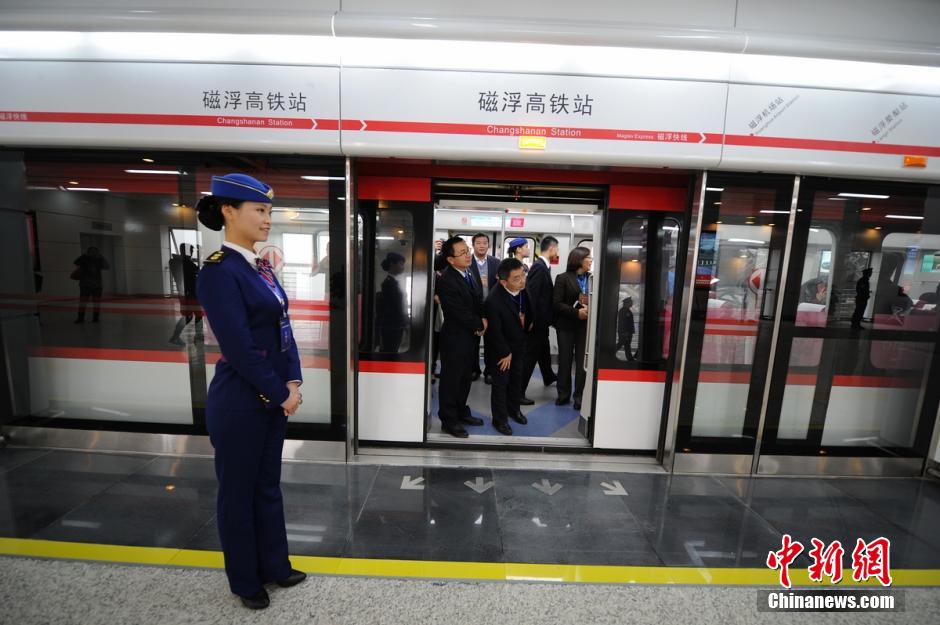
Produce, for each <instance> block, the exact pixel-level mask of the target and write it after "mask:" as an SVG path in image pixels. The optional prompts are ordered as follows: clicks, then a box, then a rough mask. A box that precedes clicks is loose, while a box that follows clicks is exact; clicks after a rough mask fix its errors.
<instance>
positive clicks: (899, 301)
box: [891, 286, 914, 315]
mask: <svg viewBox="0 0 940 625" xmlns="http://www.w3.org/2000/svg"><path fill="white" fill-rule="evenodd" d="M913 307H914V302H913V300H911V298H910V296H909V295H908V294H907V293H905V292H904V287H901V286H899V287H898V294H897V295H895V296H894V299H893V300H891V313H892V314H894V315H906V314H907V313H908V311H910V309H911V308H913Z"/></svg>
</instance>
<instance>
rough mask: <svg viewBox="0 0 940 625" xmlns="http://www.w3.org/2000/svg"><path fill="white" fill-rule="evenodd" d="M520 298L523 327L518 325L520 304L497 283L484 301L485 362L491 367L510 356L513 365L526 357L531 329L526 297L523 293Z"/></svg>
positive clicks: (522, 292) (527, 298)
mask: <svg viewBox="0 0 940 625" xmlns="http://www.w3.org/2000/svg"><path fill="white" fill-rule="evenodd" d="M520 295H521V296H522V309H523V311H524V312H525V326H523V325H522V324H521V323H519V305H518V304H517V303H516V301H515V300H514V299H513V297H512V295H510V294H509V291H507V290H506V289H504V288H503V285H501V284H497V285H496V288H494V289H493V290H492V291H490V294H489V296H487V298H486V303H485V309H486V319H487V320H488V322H489V326H488V327H487V328H486V344H485V349H484V352H485V356H486V362H488V363H490V366H493V363H495V362H496V361H497V360H502V359H503V358H505V357H506V356H508V355H509V354H512V356H513V362H515V360H516V359H517V358H518V359H520V360H519V362H520V363H521V362H522V358H524V356H525V349H526V337H527V335H528V333H529V330H530V329H532V316H531V315H530V314H529V310H530V305H529V296H528V294H526V292H525V290H522V291H520Z"/></svg>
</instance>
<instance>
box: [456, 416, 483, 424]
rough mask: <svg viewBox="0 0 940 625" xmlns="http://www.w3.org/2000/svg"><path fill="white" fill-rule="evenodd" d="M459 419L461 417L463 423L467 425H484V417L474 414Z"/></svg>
mask: <svg viewBox="0 0 940 625" xmlns="http://www.w3.org/2000/svg"><path fill="white" fill-rule="evenodd" d="M458 419H460V422H461V423H466V424H467V425H483V419H481V418H479V417H474V416H473V415H467V416H465V417H458Z"/></svg>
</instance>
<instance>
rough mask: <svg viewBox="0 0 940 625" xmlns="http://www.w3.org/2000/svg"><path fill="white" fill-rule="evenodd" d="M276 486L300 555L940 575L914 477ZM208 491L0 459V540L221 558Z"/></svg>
mask: <svg viewBox="0 0 940 625" xmlns="http://www.w3.org/2000/svg"><path fill="white" fill-rule="evenodd" d="M616 483H619V485H620V486H622V487H623V489H624V491H625V492H626V495H624V494H607V493H608V492H611V493H617V492H620V491H619V490H618V489H617V488H615V484H616ZM282 485H283V491H284V499H285V514H286V519H287V530H288V539H289V542H290V550H291V553H295V554H304V555H325V556H348V557H368V558H400V559H434V560H458V561H480V562H533V563H564V564H621V565H662V564H667V565H672V566H701V565H707V566H717V567H723V566H724V567H762V566H764V562H765V560H766V557H767V553H768V551H771V550H777V549H779V548H780V541H781V536H782V534H784V533H789V534H791V535H792V536H793V537H794V538H795V539H797V540H800V541H802V542H803V543H804V545H807V548H809V547H808V545H809V540H810V538H812V537H818V538H821V539H823V540H824V541H826V542H827V543H828V542H830V541H832V540H835V539H839V540H841V541H842V544H843V546H844V547H845V548H846V551H847V556H846V557H848V554H849V553H851V550H852V548H853V547H854V544H855V540H856V539H857V538H859V537H861V538H864V539H865V540H871V539H873V538H875V537H877V536H885V537H888V538H890V539H891V541H892V551H891V559H892V567H894V568H940V539H938V538H937V536H936V531H935V528H936V519H937V518H938V514H940V486H938V485H937V484H936V483H933V482H928V481H925V480H918V479H883V480H872V479H865V480H861V479H800V478H787V479H784V478H754V479H744V478H727V477H709V476H681V475H677V476H668V475H662V474H649V473H642V474H641V473H636V474H620V473H618V474H610V473H603V472H574V471H567V472H562V471H515V470H491V469H479V468H473V469H471V468H468V469H455V468H416V467H401V466H383V467H376V466H366V465H342V464H302V463H285V464H284V465H283V470H282ZM478 491H479V492H478ZM215 493H216V482H215V472H214V468H213V463H212V460H211V459H203V458H175V457H166V456H164V457H154V456H142V455H128V454H99V453H83V452H68V451H44V450H29V449H9V448H8V449H2V450H0V501H2V503H0V535H3V536H13V537H31V538H45V539H54V540H66V541H77V542H91V543H112V544H121V545H141V546H159V547H180V548H189V549H210V550H217V549H219V540H218V535H217V529H216V525H215ZM800 562H801V564H803V565H806V564H807V563H808V561H807V560H806V556H805V554H804V555H802V556H801V561H800Z"/></svg>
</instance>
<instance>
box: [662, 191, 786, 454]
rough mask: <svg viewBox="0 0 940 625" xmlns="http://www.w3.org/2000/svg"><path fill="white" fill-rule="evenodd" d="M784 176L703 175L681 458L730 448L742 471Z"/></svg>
mask: <svg viewBox="0 0 940 625" xmlns="http://www.w3.org/2000/svg"><path fill="white" fill-rule="evenodd" d="M793 181H794V179H793V178H792V177H783V176H779V177H778V176H760V177H758V176H749V177H745V176H733V175H723V176H709V178H708V186H707V189H706V193H705V199H704V203H703V206H702V209H701V210H702V222H701V223H702V226H701V232H700V235H699V242H698V260H697V263H696V267H695V287H694V289H693V292H692V298H693V301H692V315H691V318H690V325H689V335H688V343H687V349H686V353H685V363H684V371H685V373H684V376H683V388H682V398H683V399H682V402H681V406H680V412H679V422H678V426H677V445H676V449H677V451H678V456H677V463H679V462H681V461H680V458H682V457H683V456H684V459H685V460H686V461H689V460H691V459H692V458H693V456H690V455H689V454H732V455H735V456H737V457H738V458H737V461H738V462H739V463H740V467H737V468H736V469H735V470H741V468H743V467H747V470H749V467H750V461H751V454H753V452H754V449H755V440H756V436H757V431H758V423H759V417H760V410H761V404H762V399H763V393H764V384H765V380H766V373H767V366H768V361H769V354H770V348H771V341H772V334H773V325H774V315H775V310H776V307H777V306H776V304H777V294H778V292H779V284H778V283H779V281H780V270H781V268H782V261H783V251H784V247H785V243H786V233H787V227H788V222H789V215H790V204H791V202H792V188H793ZM677 466H680V465H677ZM736 466H737V465H736ZM686 468H688V469H692V468H693V467H691V466H688V467H686Z"/></svg>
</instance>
